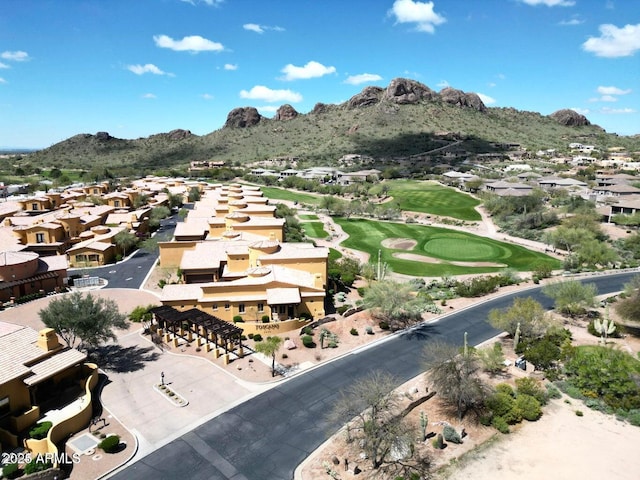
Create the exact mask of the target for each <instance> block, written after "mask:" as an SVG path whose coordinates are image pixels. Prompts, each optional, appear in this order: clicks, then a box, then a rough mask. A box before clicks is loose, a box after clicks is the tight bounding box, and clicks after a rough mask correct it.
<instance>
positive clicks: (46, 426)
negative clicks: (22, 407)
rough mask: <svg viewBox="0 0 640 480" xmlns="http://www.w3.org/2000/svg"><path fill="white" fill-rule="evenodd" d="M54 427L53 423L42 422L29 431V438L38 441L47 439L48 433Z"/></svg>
mask: <svg viewBox="0 0 640 480" xmlns="http://www.w3.org/2000/svg"><path fill="white" fill-rule="evenodd" d="M52 426H53V423H51V422H42V423H39V424H38V425H36V426H35V427H33V428H32V429H31V430H29V437H30V438H34V439H36V440H42V439H43V438H46V437H47V433H48V432H49V430H50V429H51V427H52Z"/></svg>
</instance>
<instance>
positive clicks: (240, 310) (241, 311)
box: [238, 303, 244, 313]
mask: <svg viewBox="0 0 640 480" xmlns="http://www.w3.org/2000/svg"><path fill="white" fill-rule="evenodd" d="M238 313H244V303H240V304H238Z"/></svg>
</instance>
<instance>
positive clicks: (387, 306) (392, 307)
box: [362, 280, 434, 330]
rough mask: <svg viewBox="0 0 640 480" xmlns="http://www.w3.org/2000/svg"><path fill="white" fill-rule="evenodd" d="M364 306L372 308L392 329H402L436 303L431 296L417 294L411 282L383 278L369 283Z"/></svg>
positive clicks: (373, 312)
mask: <svg viewBox="0 0 640 480" xmlns="http://www.w3.org/2000/svg"><path fill="white" fill-rule="evenodd" d="M362 306H363V307H364V308H366V309H370V310H371V312H372V314H373V316H374V317H375V318H377V319H378V320H379V321H381V322H386V323H387V324H388V325H389V326H390V327H391V329H392V330H400V329H402V328H406V327H408V326H410V325H412V324H414V323H416V322H418V321H420V320H421V318H422V313H423V312H426V311H427V310H429V309H430V308H433V307H434V304H433V302H432V301H431V300H430V299H429V298H427V297H425V296H422V295H416V294H415V288H414V286H413V284H412V283H410V282H407V283H400V282H396V281H395V280H382V281H377V282H373V283H371V284H370V285H369V288H367V290H366V292H365V295H364V298H363V299H362Z"/></svg>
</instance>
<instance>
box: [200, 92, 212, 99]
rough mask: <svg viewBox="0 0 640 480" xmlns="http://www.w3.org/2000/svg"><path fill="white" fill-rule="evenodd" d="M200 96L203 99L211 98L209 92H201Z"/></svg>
mask: <svg viewBox="0 0 640 480" xmlns="http://www.w3.org/2000/svg"><path fill="white" fill-rule="evenodd" d="M201 96H202V98H204V99H205V100H213V95H211V94H210V93H203V94H202V95H201Z"/></svg>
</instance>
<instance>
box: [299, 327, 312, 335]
mask: <svg viewBox="0 0 640 480" xmlns="http://www.w3.org/2000/svg"><path fill="white" fill-rule="evenodd" d="M302 333H303V334H304V335H313V328H311V327H304V328H303V329H302Z"/></svg>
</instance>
